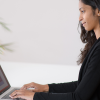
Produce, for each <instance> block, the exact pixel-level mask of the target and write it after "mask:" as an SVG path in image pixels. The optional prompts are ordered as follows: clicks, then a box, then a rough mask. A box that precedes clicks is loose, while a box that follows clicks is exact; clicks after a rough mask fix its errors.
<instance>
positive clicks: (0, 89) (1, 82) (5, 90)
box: [0, 66, 25, 100]
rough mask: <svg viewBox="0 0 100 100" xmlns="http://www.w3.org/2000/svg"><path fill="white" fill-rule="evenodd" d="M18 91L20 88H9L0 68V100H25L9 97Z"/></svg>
mask: <svg viewBox="0 0 100 100" xmlns="http://www.w3.org/2000/svg"><path fill="white" fill-rule="evenodd" d="M19 89H20V88H17V87H11V86H10V84H9V82H8V79H7V78H6V75H5V74H4V71H3V70H2V68H1V66H0V100H25V99H22V98H16V99H12V98H10V97H9V95H10V94H11V93H12V92H13V91H15V90H19Z"/></svg>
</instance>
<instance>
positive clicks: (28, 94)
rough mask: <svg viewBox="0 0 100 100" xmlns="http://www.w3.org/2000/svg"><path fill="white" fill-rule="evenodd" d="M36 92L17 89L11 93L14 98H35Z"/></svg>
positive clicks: (31, 99)
mask: <svg viewBox="0 0 100 100" xmlns="http://www.w3.org/2000/svg"><path fill="white" fill-rule="evenodd" d="M34 94H35V92H32V91H31V90H15V91H14V92H13V93H12V94H10V95H9V97H11V98H12V99H14V98H22V99H26V100H33V97H34Z"/></svg>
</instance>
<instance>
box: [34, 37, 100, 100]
mask: <svg viewBox="0 0 100 100" xmlns="http://www.w3.org/2000/svg"><path fill="white" fill-rule="evenodd" d="M72 75H73V73H72ZM48 85H49V92H48V93H44V92H36V93H35V95H34V97H33V100H100V37H99V38H98V40H96V41H95V43H94V44H93V46H92V47H91V49H90V50H89V52H88V54H87V55H86V57H85V59H84V61H83V63H82V66H81V68H80V71H79V76H78V80H77V81H72V82H66V83H57V84H56V83H52V84H48Z"/></svg>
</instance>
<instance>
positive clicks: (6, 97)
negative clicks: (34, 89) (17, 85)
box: [2, 89, 25, 100]
mask: <svg viewBox="0 0 100 100" xmlns="http://www.w3.org/2000/svg"><path fill="white" fill-rule="evenodd" d="M15 90H18V89H13V90H11V91H10V92H9V93H8V94H6V95H5V96H3V97H2V99H11V98H10V97H9V95H10V94H11V93H12V92H13V91H15ZM14 100H25V99H21V98H16V99H14Z"/></svg>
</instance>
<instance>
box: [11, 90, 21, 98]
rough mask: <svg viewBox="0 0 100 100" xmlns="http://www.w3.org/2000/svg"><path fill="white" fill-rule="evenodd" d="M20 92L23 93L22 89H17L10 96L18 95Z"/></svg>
mask: <svg viewBox="0 0 100 100" xmlns="http://www.w3.org/2000/svg"><path fill="white" fill-rule="evenodd" d="M20 94H22V90H15V91H14V92H13V93H11V94H10V95H9V96H10V97H14V96H16V95H20Z"/></svg>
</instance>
